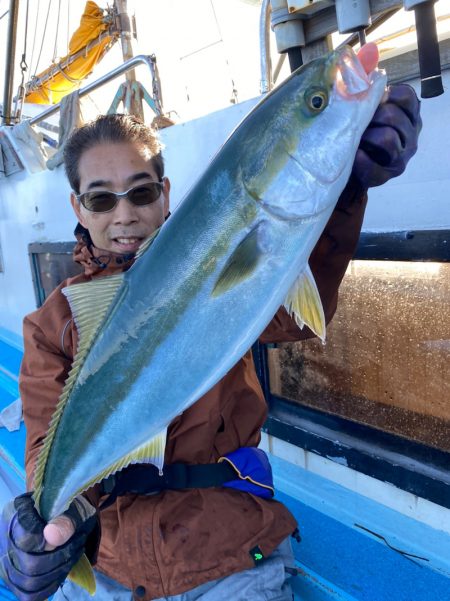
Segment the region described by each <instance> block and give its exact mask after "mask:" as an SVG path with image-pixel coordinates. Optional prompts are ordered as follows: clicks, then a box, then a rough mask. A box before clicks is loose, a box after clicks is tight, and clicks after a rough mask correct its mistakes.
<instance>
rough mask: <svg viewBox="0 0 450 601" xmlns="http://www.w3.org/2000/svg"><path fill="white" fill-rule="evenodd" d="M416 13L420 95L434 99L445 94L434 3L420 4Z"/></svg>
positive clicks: (415, 9) (416, 8) (415, 10)
mask: <svg viewBox="0 0 450 601" xmlns="http://www.w3.org/2000/svg"><path fill="white" fill-rule="evenodd" d="M414 13H415V17H416V31H417V49H418V52H419V68H420V79H421V93H420V95H421V96H422V98H434V97H435V96H440V95H441V94H443V93H444V87H443V85H442V76H441V58H440V55H439V42H438V38H437V31H436V17H435V14H434V1H433V0H432V1H430V2H422V3H421V4H418V5H417V6H416V7H415V8H414Z"/></svg>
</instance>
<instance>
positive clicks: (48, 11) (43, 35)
mask: <svg viewBox="0 0 450 601" xmlns="http://www.w3.org/2000/svg"><path fill="white" fill-rule="evenodd" d="M51 6H52V0H49V2H48V10H47V16H46V18H45V25H44V33H43V34H42V43H41V49H40V50H39V56H38V59H37V63H36V69H35V71H34V75H36V72H37V70H38V67H39V62H40V60H41V54H42V48H43V47H44V40H45V34H46V33H47V25H48V17H49V15H50V8H51Z"/></svg>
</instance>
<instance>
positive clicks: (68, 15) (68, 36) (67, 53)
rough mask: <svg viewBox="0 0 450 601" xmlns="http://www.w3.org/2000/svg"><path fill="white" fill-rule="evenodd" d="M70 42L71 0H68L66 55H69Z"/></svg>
mask: <svg viewBox="0 0 450 601" xmlns="http://www.w3.org/2000/svg"><path fill="white" fill-rule="evenodd" d="M69 44H70V0H67V52H66V56H69Z"/></svg>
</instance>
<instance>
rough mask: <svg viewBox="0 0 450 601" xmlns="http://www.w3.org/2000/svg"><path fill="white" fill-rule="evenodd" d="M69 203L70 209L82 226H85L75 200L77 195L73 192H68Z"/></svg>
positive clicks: (78, 205)
mask: <svg viewBox="0 0 450 601" xmlns="http://www.w3.org/2000/svg"><path fill="white" fill-rule="evenodd" d="M70 204H71V205H72V209H73V211H74V213H75V215H76V216H77V219H78V221H79V222H80V223H81V225H82V226H83V227H86V226H85V224H84V223H83V216H82V214H81V209H80V203H79V202H78V200H77V197H76V196H75V194H74V193H73V192H71V193H70Z"/></svg>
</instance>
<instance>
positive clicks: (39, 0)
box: [30, 0, 41, 73]
mask: <svg viewBox="0 0 450 601" xmlns="http://www.w3.org/2000/svg"><path fill="white" fill-rule="evenodd" d="M40 9H41V0H38V3H37V12H36V21H35V22H36V27H35V28H34V35H33V47H32V49H31V60H30V71H31V73H33V69H32V65H33V60H34V49H35V46H36V32H37V24H38V23H39V13H40Z"/></svg>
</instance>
